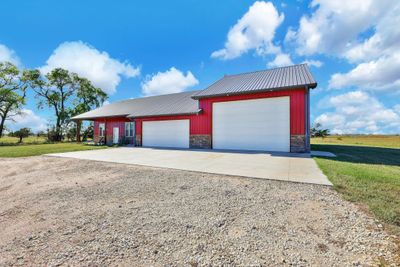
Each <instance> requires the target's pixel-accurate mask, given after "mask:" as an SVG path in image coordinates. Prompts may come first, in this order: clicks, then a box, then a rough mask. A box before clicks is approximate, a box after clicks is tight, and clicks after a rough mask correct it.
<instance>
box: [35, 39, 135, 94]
mask: <svg viewBox="0 0 400 267" xmlns="http://www.w3.org/2000/svg"><path fill="white" fill-rule="evenodd" d="M58 67H59V68H64V69H67V70H69V71H71V72H75V73H77V74H79V75H80V76H82V77H85V78H87V79H89V80H91V81H92V82H93V84H94V85H95V86H97V87H100V88H101V89H103V90H104V91H105V92H107V93H109V94H113V93H115V91H116V87H117V86H118V84H119V83H120V81H121V76H124V77H126V78H131V77H135V76H138V75H139V74H140V69H139V68H138V67H134V66H132V65H131V64H129V63H128V62H121V61H119V60H117V59H114V58H112V57H110V55H109V54H108V53H107V52H104V51H99V50H97V49H96V48H94V47H92V46H90V45H89V44H86V43H83V42H81V41H78V42H65V43H62V44H60V45H59V46H58V47H57V48H56V49H55V50H54V51H53V54H52V55H51V56H50V57H49V58H48V59H47V61H46V65H45V66H43V67H41V68H40V70H41V72H43V73H48V72H49V71H51V70H52V69H54V68H58Z"/></svg>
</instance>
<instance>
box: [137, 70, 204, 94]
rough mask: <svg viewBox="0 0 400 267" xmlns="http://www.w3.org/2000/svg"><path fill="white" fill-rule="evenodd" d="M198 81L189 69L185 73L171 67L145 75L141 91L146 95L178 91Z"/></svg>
mask: <svg viewBox="0 0 400 267" xmlns="http://www.w3.org/2000/svg"><path fill="white" fill-rule="evenodd" d="M198 83H199V81H198V80H197V79H196V78H195V77H194V75H193V74H192V73H191V72H190V71H188V72H187V73H186V75H185V74H184V73H183V72H182V71H180V70H178V69H176V68H175V67H171V68H170V69H169V70H167V71H165V72H158V73H157V74H154V75H151V76H150V75H149V76H147V78H146V80H145V81H144V82H143V83H142V92H143V94H144V95H147V96H150V95H160V94H170V93H179V92H183V91H185V90H186V89H187V88H189V87H191V86H194V85H197V84H198Z"/></svg>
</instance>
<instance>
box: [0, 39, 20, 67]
mask: <svg viewBox="0 0 400 267" xmlns="http://www.w3.org/2000/svg"><path fill="white" fill-rule="evenodd" d="M3 61H8V62H11V63H13V64H14V65H17V66H19V65H21V62H20V59H19V58H18V56H17V54H16V53H15V51H14V50H12V49H10V48H8V47H7V46H5V45H3V44H0V62H3Z"/></svg>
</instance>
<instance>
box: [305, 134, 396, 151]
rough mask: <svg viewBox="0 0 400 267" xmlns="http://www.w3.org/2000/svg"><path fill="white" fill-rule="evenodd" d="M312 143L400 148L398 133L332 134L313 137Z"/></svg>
mask: <svg viewBox="0 0 400 267" xmlns="http://www.w3.org/2000/svg"><path fill="white" fill-rule="evenodd" d="M312 143H313V144H335V145H356V146H373V147H388V148H400V135H344V136H337V135H332V136H328V137H325V138H313V139H312Z"/></svg>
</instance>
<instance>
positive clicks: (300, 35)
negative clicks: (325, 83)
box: [285, 0, 400, 91]
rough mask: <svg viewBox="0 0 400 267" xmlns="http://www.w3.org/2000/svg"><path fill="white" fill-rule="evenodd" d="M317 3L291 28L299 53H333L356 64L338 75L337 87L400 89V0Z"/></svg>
mask: <svg viewBox="0 0 400 267" xmlns="http://www.w3.org/2000/svg"><path fill="white" fill-rule="evenodd" d="M311 7H313V8H315V11H314V12H313V13H312V14H311V15H304V16H303V17H302V18H301V19H300V23H299V27H298V29H293V28H291V29H289V30H288V32H287V34H286V38H285V41H286V42H293V43H295V45H296V52H297V53H298V54H299V55H311V54H326V55H330V56H331V55H333V56H336V57H339V58H343V59H346V60H347V61H348V62H349V63H351V64H356V65H355V66H354V67H353V68H352V69H351V70H350V71H348V72H347V73H336V74H334V75H333V76H332V77H331V81H330V85H331V87H333V88H341V87H345V86H355V87H358V88H360V89H368V90H374V89H377V90H382V89H385V88H386V89H387V88H390V89H393V88H397V89H396V90H397V91H400V90H399V89H398V88H399V80H400V72H397V73H395V71H394V70H395V69H396V68H397V69H398V67H399V57H400V28H399V27H398V25H399V24H400V2H399V1H397V0H367V1H364V0H355V1H345V2H343V1H336V0H324V1H322V0H313V1H312V2H311ZM344 29H345V30H344ZM388 64H394V65H391V66H388ZM365 75H366V76H365ZM362 76H363V77H362Z"/></svg>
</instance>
